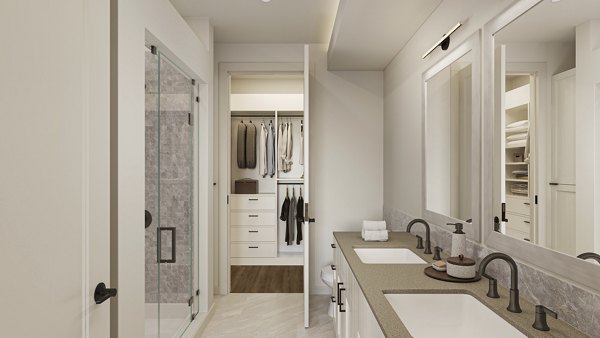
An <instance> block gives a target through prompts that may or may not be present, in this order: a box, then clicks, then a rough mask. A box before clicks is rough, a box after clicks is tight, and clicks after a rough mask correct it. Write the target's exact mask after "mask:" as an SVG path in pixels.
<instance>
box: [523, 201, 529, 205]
mask: <svg viewBox="0 0 600 338" xmlns="http://www.w3.org/2000/svg"><path fill="white" fill-rule="evenodd" d="M523 204H525V205H531V204H529V202H523Z"/></svg>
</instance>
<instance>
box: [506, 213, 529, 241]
mask: <svg viewBox="0 0 600 338" xmlns="http://www.w3.org/2000/svg"><path fill="white" fill-rule="evenodd" d="M506 218H508V222H507V223H506V231H507V232H508V231H509V230H511V231H518V232H521V233H523V234H526V238H529V236H530V235H529V234H530V233H531V224H530V222H529V217H528V216H522V215H517V214H513V213H507V214H506Z"/></svg>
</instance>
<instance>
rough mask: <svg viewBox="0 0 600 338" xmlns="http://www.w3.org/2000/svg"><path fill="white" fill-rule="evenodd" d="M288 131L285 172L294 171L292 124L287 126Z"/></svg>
mask: <svg viewBox="0 0 600 338" xmlns="http://www.w3.org/2000/svg"><path fill="white" fill-rule="evenodd" d="M286 130H287V135H286V136H287V142H286V145H285V160H284V162H285V172H289V171H291V170H292V163H293V162H292V124H291V123H287V124H286Z"/></svg>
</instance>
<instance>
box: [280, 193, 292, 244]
mask: <svg viewBox="0 0 600 338" xmlns="http://www.w3.org/2000/svg"><path fill="white" fill-rule="evenodd" d="M289 214H290V197H289V196H288V195H287V194H286V196H285V199H284V200H283V204H282V205H281V214H280V215H279V219H280V220H282V221H284V222H285V242H286V243H287V242H288V240H289V237H290V233H289V231H288V229H289V227H288V220H289Z"/></svg>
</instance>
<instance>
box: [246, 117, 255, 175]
mask: <svg viewBox="0 0 600 338" xmlns="http://www.w3.org/2000/svg"><path fill="white" fill-rule="evenodd" d="M246 168H248V169H254V168H256V126H255V125H254V124H253V123H252V121H250V123H248V124H247V125H246Z"/></svg>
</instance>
